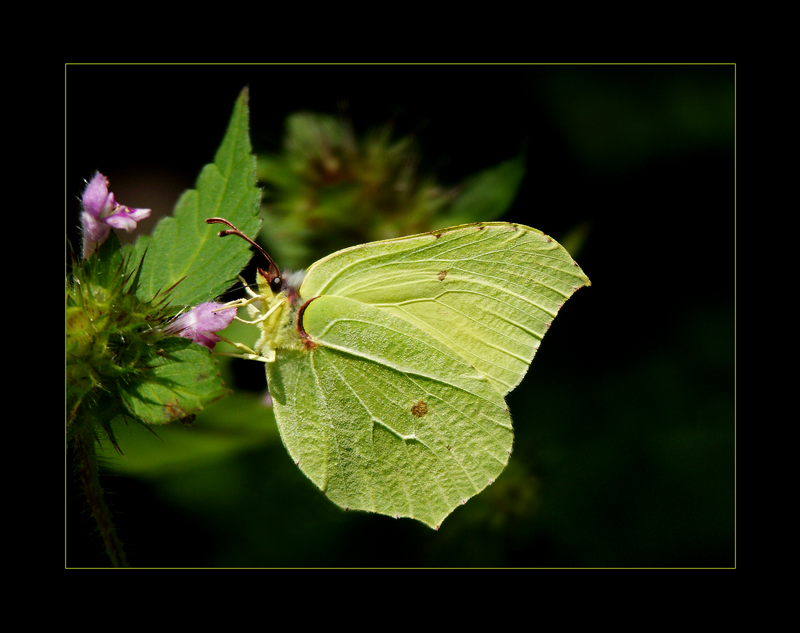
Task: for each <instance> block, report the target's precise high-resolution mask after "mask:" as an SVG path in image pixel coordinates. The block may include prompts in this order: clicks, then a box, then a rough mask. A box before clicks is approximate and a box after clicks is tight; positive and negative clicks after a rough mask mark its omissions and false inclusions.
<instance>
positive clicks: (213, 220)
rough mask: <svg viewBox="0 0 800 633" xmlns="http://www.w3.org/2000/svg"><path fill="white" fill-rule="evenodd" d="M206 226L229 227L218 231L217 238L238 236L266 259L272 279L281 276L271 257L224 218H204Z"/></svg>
mask: <svg viewBox="0 0 800 633" xmlns="http://www.w3.org/2000/svg"><path fill="white" fill-rule="evenodd" d="M206 224H224V225H225V226H228V227H230V228H227V229H225V230H223V231H220V232H219V233H217V235H219V237H225V236H226V235H238V236H239V237H241V238H242V239H243V240H245V241H247V242H249V243H250V244H252V245H253V246H255V247H256V249H257V250H258V252H259V253H261V254H262V255H263V256H264V257H265V258H266V260H267V261H268V262H269V271H270V274H272V276H273V277H280V276H281V269H280V268H278V265H277V264H276V263H275V262H274V261H273V259H272V257H270V256H269V253H267V251H265V250H264V249H263V248H261V247H260V246H259V245H258V244H257V243H256V242H255V240H253V239H251V238H249V237H248V236H247V235H245V234H244V233H242V232H241V231H240V230H239V229H237V228H236V227H235V226H234V225H233V224H231V223H230V222H228V221H227V220H226V219H225V218H206Z"/></svg>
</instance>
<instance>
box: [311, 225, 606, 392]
mask: <svg viewBox="0 0 800 633" xmlns="http://www.w3.org/2000/svg"><path fill="white" fill-rule="evenodd" d="M589 284H590V282H589V279H588V278H587V277H586V275H584V273H583V271H582V270H581V269H580V267H579V266H578V265H577V264H576V263H575V261H574V260H573V259H572V257H571V256H570V255H569V253H567V251H566V250H565V249H564V248H563V247H562V246H561V245H560V244H558V243H557V242H556V241H555V240H553V239H552V238H550V237H548V236H546V235H544V234H543V233H542V232H541V231H538V230H536V229H532V228H530V227H526V226H522V225H519V224H510V223H505V222H490V223H477V224H467V225H461V226H456V227H452V228H449V229H444V230H441V231H434V232H431V233H425V234H422V235H415V236H411V237H405V238H399V239H394V240H386V241H382V242H373V243H370V244H364V245H361V246H355V247H353V248H349V249H345V250H343V251H339V252H337V253H334V254H332V255H330V256H328V257H325V258H324V259H321V260H319V261H318V262H317V263H315V264H314V265H313V266H311V268H309V270H308V272H307V274H306V277H305V280H304V282H303V285H302V286H301V288H300V295H301V297H302V298H303V299H304V300H308V299H311V298H313V297H316V296H320V295H325V296H330V295H334V296H341V297H348V298H351V299H354V300H356V301H358V302H360V303H363V304H365V305H370V306H374V307H375V308H377V309H379V310H381V311H383V312H386V313H390V314H393V315H395V316H397V317H399V318H400V319H403V320H405V321H407V322H408V323H410V324H412V325H413V326H414V327H415V328H417V329H419V330H421V331H423V332H426V333H427V334H429V335H430V336H432V337H433V338H435V339H437V340H439V341H440V342H441V343H443V344H444V345H446V346H447V347H449V348H450V349H451V350H452V351H453V352H455V353H456V354H457V355H458V356H460V357H461V358H463V359H464V360H465V361H466V362H467V363H469V364H470V365H472V366H473V367H475V368H476V369H477V370H478V371H479V372H480V373H482V374H483V375H485V376H486V377H487V378H488V379H489V381H490V382H491V383H492V384H493V385H494V386H495V388H496V389H497V391H498V392H499V393H500V394H501V395H505V394H506V393H508V392H509V391H511V390H512V389H513V388H514V387H516V386H517V385H518V384H519V382H520V381H521V380H522V378H523V377H524V376H525V373H526V372H527V371H528V367H529V366H530V363H531V361H532V360H533V356H534V354H535V353H536V350H537V349H538V348H539V343H540V342H541V340H542V338H543V337H544V335H545V332H546V331H547V329H548V327H549V326H550V323H551V322H552V320H553V319H554V318H555V316H556V314H557V313H558V310H559V309H560V308H561V306H562V305H563V304H564V302H565V301H566V300H567V299H568V298H569V297H570V296H571V295H572V293H573V292H575V290H577V289H578V288H580V287H581V286H588V285H589Z"/></svg>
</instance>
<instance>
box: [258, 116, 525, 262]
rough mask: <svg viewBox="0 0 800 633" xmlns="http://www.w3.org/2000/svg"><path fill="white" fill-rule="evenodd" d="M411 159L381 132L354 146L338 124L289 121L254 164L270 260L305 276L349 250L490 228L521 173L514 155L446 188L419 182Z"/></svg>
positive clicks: (407, 142) (409, 147)
mask: <svg viewBox="0 0 800 633" xmlns="http://www.w3.org/2000/svg"><path fill="white" fill-rule="evenodd" d="M418 152H419V150H418V149H417V148H416V147H415V143H414V141H413V139H412V138H411V137H404V138H400V139H398V140H393V139H392V129H391V127H390V126H388V125H386V126H383V127H381V128H379V129H376V130H370V131H369V132H367V134H366V135H365V136H364V138H363V139H358V138H356V136H355V134H354V132H353V129H352V126H351V125H350V123H349V122H348V121H347V120H345V119H343V118H342V117H334V116H331V115H327V114H319V113H296V114H292V115H291V116H289V117H288V119H287V121H286V136H285V138H284V150H283V152H281V153H280V154H267V155H264V156H260V157H259V158H258V178H259V181H260V182H262V183H264V184H265V193H266V195H265V198H264V204H263V205H262V209H263V215H264V225H263V229H262V234H261V237H262V240H263V241H264V243H265V244H266V245H267V250H268V251H269V252H270V253H271V254H272V256H273V257H274V258H275V259H276V260H277V261H278V262H281V265H282V266H286V267H289V268H293V269H297V268H300V267H303V268H305V267H308V266H309V265H311V264H312V263H313V262H315V261H316V260H318V259H321V258H322V257H325V256H326V255H329V254H331V253H333V252H335V251H337V250H340V249H342V248H346V247H348V246H354V245H356V244H365V243H367V242H373V241H376V240H384V239H391V238H395V237H401V236H404V235H414V234H415V233H423V232H425V231H431V230H433V229H437V228H444V227H447V226H455V225H457V224H466V223H468V222H478V221H489V220H494V219H496V218H498V217H500V216H501V215H503V213H505V211H506V210H507V209H508V207H509V206H510V205H511V203H512V202H513V200H514V197H515V196H516V193H517V189H518V188H519V185H520V183H521V182H522V178H523V176H524V173H525V165H524V154H523V153H520V154H519V155H518V156H517V157H515V158H512V159H509V160H506V161H504V162H501V163H500V164H498V165H496V166H494V167H491V168H488V169H486V170H484V171H482V172H480V173H478V174H476V175H474V176H472V177H471V178H469V179H466V180H465V181H464V182H463V183H461V184H459V185H455V186H451V187H445V186H442V185H440V184H438V183H437V182H436V181H435V180H434V178H433V177H432V176H431V175H427V174H421V173H420V172H419V170H418V163H419V156H418Z"/></svg>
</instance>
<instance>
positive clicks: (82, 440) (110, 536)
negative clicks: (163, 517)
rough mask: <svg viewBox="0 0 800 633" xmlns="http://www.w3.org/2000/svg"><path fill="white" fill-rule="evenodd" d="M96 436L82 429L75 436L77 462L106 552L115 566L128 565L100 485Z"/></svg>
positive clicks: (90, 508)
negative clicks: (95, 444) (95, 443)
mask: <svg viewBox="0 0 800 633" xmlns="http://www.w3.org/2000/svg"><path fill="white" fill-rule="evenodd" d="M94 441H95V440H94V437H93V435H92V434H91V432H86V431H81V432H78V433H77V434H76V436H75V462H76V464H77V467H78V472H79V473H80V475H81V483H82V484H83V491H84V493H85V494H86V500H87V501H88V503H89V510H90V511H91V513H92V516H93V517H94V520H95V521H96V522H97V527H98V529H99V530H100V534H101V536H102V537H103V543H104V544H105V547H106V553H107V554H108V556H109V558H110V559H111V564H112V565H113V566H114V567H127V566H128V564H127V562H126V561H125V552H124V551H123V549H122V541H120V539H119V536H117V530H116V528H115V527H114V524H113V522H112V521H111V512H110V511H109V509H108V505H107V504H106V501H105V497H104V496H103V489H102V487H101V486H100V477H99V472H98V468H97V453H96V452H95V446H94Z"/></svg>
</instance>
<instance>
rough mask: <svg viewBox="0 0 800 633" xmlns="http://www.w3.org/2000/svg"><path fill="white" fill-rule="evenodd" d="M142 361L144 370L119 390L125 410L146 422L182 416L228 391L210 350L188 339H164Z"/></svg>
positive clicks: (158, 422) (176, 418) (161, 421)
mask: <svg viewBox="0 0 800 633" xmlns="http://www.w3.org/2000/svg"><path fill="white" fill-rule="evenodd" d="M141 362H142V364H143V365H144V366H146V367H147V369H146V370H145V371H144V372H143V373H142V375H141V377H140V378H139V379H137V380H132V381H130V382H127V383H125V384H124V385H122V386H121V387H120V392H121V397H122V402H123V404H124V405H125V407H126V409H127V410H128V412H129V413H130V414H131V415H132V416H134V417H136V418H138V419H139V420H142V421H144V422H147V423H149V424H167V423H168V422H171V421H173V420H178V419H180V418H185V417H187V416H189V415H192V414H194V413H197V412H198V411H200V410H201V409H203V407H205V406H207V405H208V404H210V403H212V402H214V401H215V400H219V399H220V398H222V397H223V396H226V395H227V394H228V393H229V390H228V389H227V388H226V387H225V386H224V385H223V383H222V379H221V378H220V376H219V373H218V372H217V367H216V361H215V360H214V359H213V357H212V356H211V354H210V353H209V351H208V350H207V349H206V348H204V347H202V346H201V345H197V344H195V343H192V342H191V341H189V340H187V339H183V338H177V337H169V338H165V339H163V340H162V341H160V342H159V344H158V345H156V346H152V347H150V348H149V354H148V356H147V357H144V358H142V359H141Z"/></svg>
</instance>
